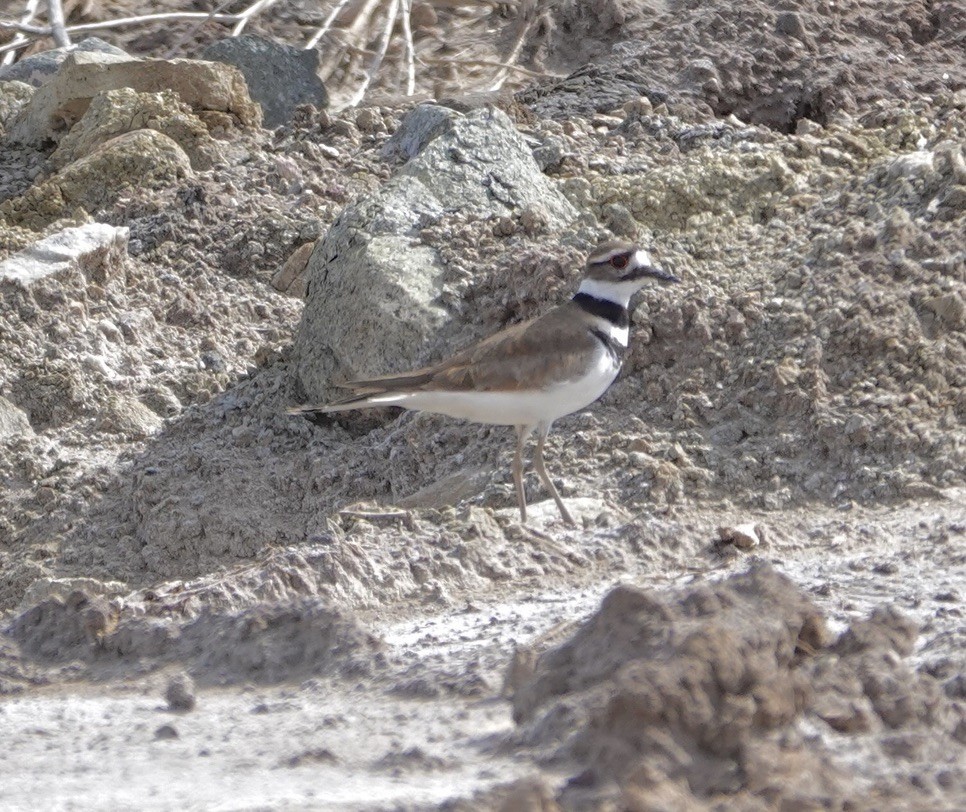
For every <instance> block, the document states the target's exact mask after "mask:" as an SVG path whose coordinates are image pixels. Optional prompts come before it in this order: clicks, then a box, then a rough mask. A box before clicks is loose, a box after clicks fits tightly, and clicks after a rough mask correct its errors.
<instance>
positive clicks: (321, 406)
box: [286, 392, 409, 414]
mask: <svg viewBox="0 0 966 812" xmlns="http://www.w3.org/2000/svg"><path fill="white" fill-rule="evenodd" d="M408 396H409V393H407V392H363V393H361V394H355V395H349V396H348V397H345V398H341V399H340V400H334V401H332V402H331V403H317V404H314V403H309V404H306V405H304V406H292V407H291V408H289V409H286V411H287V412H288V413H289V414H306V413H308V412H349V411H352V410H353V409H369V408H371V407H373V406H402V405H403V401H405V400H406V398H407V397H408Z"/></svg>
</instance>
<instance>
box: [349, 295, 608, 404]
mask: <svg viewBox="0 0 966 812" xmlns="http://www.w3.org/2000/svg"><path fill="white" fill-rule="evenodd" d="M598 349H599V345H598V341H597V339H596V338H594V336H593V335H591V333H590V331H589V330H588V329H587V325H586V324H585V317H584V315H583V311H581V310H580V308H578V307H575V306H574V305H571V304H569V303H568V304H565V305H562V306H560V307H558V308H556V309H555V310H552V311H550V312H549V313H547V314H545V315H543V316H541V317H540V318H538V319H535V320H533V321H528V322H524V323H522V324H516V325H514V326H512V327H508V328H507V329H506V330H503V331H501V332H499V333H497V334H496V335H493V336H490V337H489V338H486V339H484V340H483V341H481V342H479V343H478V344H474V345H472V346H471V347H467V348H466V349H465V350H462V351H461V352H458V353H457V354H456V355H454V356H452V357H451V358H448V359H447V360H445V361H441V362H440V363H438V364H434V365H433V366H430V367H424V368H422V369H416V370H413V371H412V372H407V373H404V374H402V375H385V376H383V377H380V378H369V379H367V380H361V381H350V382H349V383H347V384H346V386H348V387H349V388H351V389H354V390H356V391H357V392H366V391H368V392H387V391H392V390H419V389H442V390H448V391H454V392H462V391H466V390H469V389H475V390H479V391H484V392H487V391H505V390H513V389H519V388H522V387H533V386H536V387H540V386H544V385H545V384H546V383H547V382H549V381H550V380H551V379H553V380H572V379H574V378H577V377H579V376H580V375H581V374H582V373H583V372H584V370H585V367H586V363H587V355H588V353H593V352H596V351H597V350H598ZM511 360H512V363H511Z"/></svg>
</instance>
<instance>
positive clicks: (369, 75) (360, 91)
mask: <svg viewBox="0 0 966 812" xmlns="http://www.w3.org/2000/svg"><path fill="white" fill-rule="evenodd" d="M398 11H399V0H391V2H390V4H389V11H388V12H387V13H386V27H385V28H384V29H383V32H382V37H381V39H380V40H379V48H378V50H377V51H376V55H375V57H374V58H373V60H372V62H371V63H370V64H369V68H368V69H367V70H366V72H365V78H364V79H363V80H362V84H361V85H359V87H358V88H356V92H355V93H353V94H352V97H351V98H350V99H349V101H348V102H347V103H346V104H345V105H344V107H355V106H356V105H357V104H359V102H361V101H362V100H363V98H365V95H366V92H367V91H368V90H369V85H371V84H372V80H373V79H375V77H376V74H377V73H379V68H380V67H382V60H383V59H384V58H385V56H386V51H388V50H389V40H390V38H391V37H392V29H393V27H394V26H395V25H396V14H397V13H398Z"/></svg>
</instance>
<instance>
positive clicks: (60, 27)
mask: <svg viewBox="0 0 966 812" xmlns="http://www.w3.org/2000/svg"><path fill="white" fill-rule="evenodd" d="M47 19H48V20H49V21H50V33H51V36H53V38H54V44H56V45H57V47H58V48H63V47H65V46H67V45H70V37H69V36H67V31H66V29H65V26H64V7H63V6H62V5H61V4H60V0H47Z"/></svg>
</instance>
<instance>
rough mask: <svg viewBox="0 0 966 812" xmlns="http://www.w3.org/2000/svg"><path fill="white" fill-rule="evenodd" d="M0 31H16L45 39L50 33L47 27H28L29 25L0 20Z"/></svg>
mask: <svg viewBox="0 0 966 812" xmlns="http://www.w3.org/2000/svg"><path fill="white" fill-rule="evenodd" d="M0 31H18V32H22V33H24V34H37V35H38V36H43V37H46V36H47V35H48V34H49V33H50V26H49V25H30V24H29V23H10V22H5V21H4V20H0Z"/></svg>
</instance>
